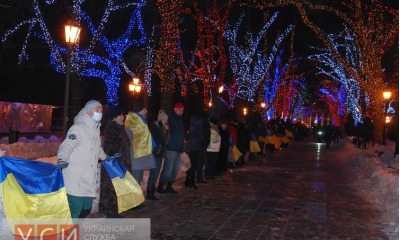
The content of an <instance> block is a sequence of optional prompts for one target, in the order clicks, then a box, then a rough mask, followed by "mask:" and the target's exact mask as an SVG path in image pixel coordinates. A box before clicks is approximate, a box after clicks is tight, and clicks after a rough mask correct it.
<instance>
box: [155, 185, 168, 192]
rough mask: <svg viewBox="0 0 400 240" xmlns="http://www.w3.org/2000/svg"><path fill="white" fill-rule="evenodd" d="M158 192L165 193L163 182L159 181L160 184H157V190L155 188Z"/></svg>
mask: <svg viewBox="0 0 400 240" xmlns="http://www.w3.org/2000/svg"><path fill="white" fill-rule="evenodd" d="M156 191H157V192H158V193H159V194H165V193H167V192H166V191H165V189H164V184H163V183H160V184H158V187H157V190H156Z"/></svg>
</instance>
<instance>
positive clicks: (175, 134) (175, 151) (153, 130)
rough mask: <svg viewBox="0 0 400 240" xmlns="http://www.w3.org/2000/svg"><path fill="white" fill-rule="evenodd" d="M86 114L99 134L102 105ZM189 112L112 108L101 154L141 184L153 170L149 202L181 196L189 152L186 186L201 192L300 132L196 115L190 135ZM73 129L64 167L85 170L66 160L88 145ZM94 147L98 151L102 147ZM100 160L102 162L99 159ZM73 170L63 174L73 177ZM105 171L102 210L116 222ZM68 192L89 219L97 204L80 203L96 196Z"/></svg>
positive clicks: (87, 108) (112, 194)
mask: <svg viewBox="0 0 400 240" xmlns="http://www.w3.org/2000/svg"><path fill="white" fill-rule="evenodd" d="M82 112H83V113H87V114H85V116H86V117H87V118H88V119H89V117H91V118H93V126H94V129H96V132H97V133H99V131H98V129H99V126H100V124H99V123H100V120H101V117H100V118H94V117H93V116H95V115H96V114H98V115H99V114H100V115H101V114H102V106H101V104H100V103H99V102H97V101H90V102H89V103H88V104H87V105H86V106H85V108H84V109H83V110H82ZM93 112H94V113H93ZM83 113H82V114H83ZM183 113H184V106H183V104H182V103H176V104H175V105H174V108H173V112H171V113H169V114H168V113H167V112H166V111H164V110H162V109H161V110H160V111H159V112H158V115H157V116H153V115H151V114H148V111H147V108H146V106H145V105H144V104H143V103H141V102H137V103H136V104H135V106H134V107H133V109H132V111H130V112H129V113H128V114H127V115H126V118H125V117H124V115H123V112H122V110H121V109H119V108H114V107H110V108H108V109H107V110H106V114H105V115H106V116H107V119H108V122H107V124H106V127H105V130H104V133H103V144H102V148H103V149H104V153H105V154H104V153H103V150H102V149H99V151H100V152H99V153H101V154H103V155H102V156H101V159H105V158H106V156H105V155H107V156H115V157H117V158H118V159H119V160H120V162H121V163H122V164H123V165H124V166H125V167H126V168H127V169H128V170H130V171H131V173H132V176H133V177H134V179H135V180H136V181H137V183H139V184H140V183H141V182H142V181H143V176H144V171H149V174H148V175H149V177H148V180H147V191H146V199H147V200H150V201H154V200H158V199H159V198H158V197H157V196H156V193H157V194H161V195H164V194H177V193H178V192H177V191H176V190H175V189H174V187H173V186H174V184H175V182H176V180H177V175H178V172H179V170H180V169H181V161H182V154H183V153H187V155H188V157H189V159H190V168H189V169H188V170H187V171H186V179H185V182H184V185H185V187H186V188H192V189H197V188H198V185H199V184H206V183H208V182H209V181H213V180H214V179H215V178H218V177H219V176H222V175H223V174H224V173H225V172H226V171H227V170H228V169H231V168H237V167H242V166H243V165H244V164H245V163H246V162H247V161H251V160H252V159H254V156H255V155H257V154H263V155H265V154H266V152H267V151H270V152H273V151H274V150H278V149H281V148H282V147H284V146H287V145H288V143H289V141H290V140H294V138H295V136H294V134H292V132H295V133H298V132H299V131H298V128H296V127H295V126H294V125H290V126H289V125H285V124H283V122H281V121H270V122H268V123H267V124H264V123H259V124H254V123H252V124H250V125H246V124H245V123H243V122H238V121H236V120H235V119H226V118H221V119H219V120H217V119H216V118H209V117H208V115H207V114H204V113H197V114H193V115H192V116H191V117H190V124H189V127H188V128H187V131H185V128H184V121H183V118H182V116H183ZM87 115H88V116H87ZM92 115H93V116H92ZM124 118H125V120H124ZM87 121H89V120H87ZM89 122H90V121H89ZM73 129H75V127H73V128H71V129H70V131H69V132H68V135H67V136H68V138H67V140H66V141H64V143H63V144H62V145H61V147H60V150H59V154H58V155H59V161H58V165H59V167H61V168H64V169H67V170H68V171H70V170H71V169H73V168H77V169H81V168H80V164H79V163H80V162H76V164H75V163H74V162H71V160H70V157H69V155H68V156H67V155H63V151H64V150H67V149H69V150H68V151H70V152H74V151H75V150H74V149H77V146H79V144H80V143H81V142H82V139H78V138H83V135H82V137H81V135H79V136H78V135H77V134H75V133H74V132H73V131H72V130H73ZM95 134H96V133H95ZM67 142H68V143H71V144H72V143H74V144H75V145H74V146H73V148H66V147H64V146H66V144H67ZM93 144H94V145H93V146H95V145H96V144H97V142H93ZM86 148H88V149H87V151H90V149H92V147H91V146H90V145H84V146H82V149H86ZM83 151H84V150H83ZM68 154H69V152H68ZM96 156H97V155H96ZM94 160H96V161H97V159H94V158H93V161H94ZM69 163H73V164H72V165H74V166H73V167H71V166H70V167H68V164H69ZM75 165H76V166H75ZM67 167H68V168H67ZM67 170H64V171H63V172H65V173H67ZM91 171H92V173H90V175H91V176H93V174H94V173H95V169H94V168H93V169H92V170H91ZM101 171H102V172H101V184H100V201H99V211H100V212H101V213H103V214H105V215H106V216H107V217H110V218H115V217H121V215H120V214H118V211H117V199H116V197H115V190H114V189H113V185H112V182H111V180H110V179H109V178H108V175H107V173H106V172H105V171H104V169H102V170H101ZM65 177H67V176H65ZM92 178H93V177H92ZM79 179H80V176H76V180H73V181H75V182H76V184H75V185H77V184H78V185H79V186H80V187H82V186H83V185H85V184H86V182H82V183H79ZM92 180H93V179H92ZM157 180H158V185H157ZM66 188H67V193H68V194H69V195H68V199H69V200H70V207H71V209H75V208H79V209H78V210H77V211H76V214H75V213H74V216H73V217H80V216H83V217H84V216H86V215H87V214H85V215H82V214H81V209H84V210H85V211H87V209H88V208H89V207H90V208H91V201H90V203H89V205H90V206H89V207H85V206H81V204H82V203H79V204H78V203H77V201H78V200H79V201H81V199H83V200H85V199H89V198H92V197H93V194H92V192H90V194H78V195H74V192H73V189H74V188H71V189H68V188H69V186H68V185H66ZM77 197H81V198H77ZM82 197H83V198H82ZM78 205H79V206H78ZM139 208H140V206H139Z"/></svg>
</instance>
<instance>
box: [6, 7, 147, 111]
mask: <svg viewBox="0 0 400 240" xmlns="http://www.w3.org/2000/svg"><path fill="white" fill-rule="evenodd" d="M54 2H55V1H46V4H48V5H51V4H53V3H54ZM83 2H84V0H74V1H73V13H74V15H75V16H76V17H77V19H76V20H77V22H78V24H79V23H80V22H81V21H84V22H85V23H86V26H87V28H88V32H87V34H88V35H91V36H92V37H91V39H90V43H89V47H88V48H87V49H79V44H76V45H75V46H74V48H73V50H72V53H71V71H72V72H76V73H78V74H79V75H80V76H88V77H96V78H101V79H103V80H104V82H105V84H106V86H107V96H106V97H107V102H108V104H110V105H117V104H118V96H117V90H118V86H119V83H120V75H121V74H122V68H125V69H126V66H124V64H123V60H121V59H123V55H124V53H125V52H126V51H127V50H128V49H129V48H130V47H132V46H141V45H144V43H145V42H146V34H145V31H144V28H143V23H142V16H141V10H142V7H143V6H144V5H145V1H144V0H138V2H136V3H127V4H125V5H118V4H115V3H114V1H112V0H109V1H108V4H107V6H106V9H105V10H104V14H103V16H102V18H101V20H100V22H99V23H98V24H97V27H96V26H95V24H94V23H93V21H92V19H91V18H90V17H89V15H88V14H87V13H86V12H85V11H84V10H83V9H82V3H83ZM39 6H40V5H39V2H38V0H33V1H32V7H33V9H34V12H35V17H34V18H31V19H29V20H26V21H23V22H21V23H19V24H17V25H16V26H15V27H14V28H13V29H11V30H9V31H7V32H6V33H5V35H4V36H3V38H2V41H3V42H5V41H6V40H7V39H8V38H9V36H10V35H11V34H13V33H14V32H16V31H18V30H20V29H21V27H23V26H25V25H28V26H29V27H28V32H27V35H26V38H25V40H24V42H23V45H22V48H21V49H22V51H21V53H20V55H19V57H18V59H19V62H20V63H21V62H22V61H25V60H28V59H29V58H28V52H27V44H28V40H29V39H30V38H31V37H36V38H38V39H40V40H42V41H44V42H46V43H47V45H48V47H49V49H50V63H51V64H52V65H53V67H54V69H55V70H56V71H58V72H62V73H64V72H65V68H66V64H65V62H64V60H63V59H62V57H61V55H62V54H63V55H64V54H66V53H67V51H66V48H65V47H62V46H60V45H58V44H56V42H55V41H54V40H53V38H52V37H51V36H50V33H49V31H48V28H47V25H46V23H45V21H44V18H43V16H42V12H41V10H40V8H39ZM126 8H132V14H131V17H130V21H129V24H128V26H127V27H126V29H125V32H124V33H123V34H122V35H121V36H120V37H118V38H114V37H113V39H114V40H109V39H108V37H107V36H106V35H105V34H104V26H105V24H106V23H107V22H108V20H109V16H110V14H111V13H112V12H115V11H117V10H121V9H126ZM36 26H38V28H37V27H36ZM33 29H39V30H38V31H35V32H33ZM99 43H100V44H102V45H103V46H104V50H105V51H103V52H101V54H99V55H97V54H96V53H95V52H94V51H95V46H96V45H98V44H99Z"/></svg>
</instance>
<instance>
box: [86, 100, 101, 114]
mask: <svg viewBox="0 0 400 240" xmlns="http://www.w3.org/2000/svg"><path fill="white" fill-rule="evenodd" d="M95 107H103V106H102V105H101V103H99V102H98V101H96V100H90V101H88V102H87V103H86V104H85V110H86V111H87V112H88V111H90V110H92V109H93V108H95Z"/></svg>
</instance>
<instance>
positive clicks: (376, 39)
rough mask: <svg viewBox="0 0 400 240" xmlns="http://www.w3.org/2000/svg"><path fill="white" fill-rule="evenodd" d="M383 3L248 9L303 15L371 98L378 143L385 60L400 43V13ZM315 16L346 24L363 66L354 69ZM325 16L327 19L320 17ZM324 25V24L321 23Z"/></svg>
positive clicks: (353, 0) (283, 4)
mask: <svg viewBox="0 0 400 240" xmlns="http://www.w3.org/2000/svg"><path fill="white" fill-rule="evenodd" d="M382 4H383V3H382V1H368V2H363V1H359V0H351V1H343V2H342V4H341V5H340V6H337V7H334V6H330V5H323V4H321V3H319V4H316V3H311V2H307V1H284V0H278V1H274V2H269V1H265V2H259V1H257V0H249V1H247V2H246V3H243V4H241V5H245V6H248V7H255V8H258V9H261V10H263V11H267V10H268V9H270V8H276V7H286V6H294V7H295V8H297V10H298V11H299V14H300V17H301V20H302V21H303V22H304V23H305V25H307V26H308V27H309V28H310V29H312V31H313V32H314V33H315V34H316V35H317V37H318V38H319V39H320V40H321V41H322V42H323V43H324V45H325V46H326V47H327V48H328V49H329V51H330V53H331V54H332V56H333V58H334V59H335V60H336V61H337V62H338V63H340V64H341V65H342V66H343V68H344V69H345V71H346V72H347V73H348V74H349V75H351V76H352V78H353V79H354V80H355V81H357V83H358V84H359V86H360V88H361V89H362V91H365V92H366V93H367V96H368V101H369V104H368V107H369V108H368V109H370V112H371V114H372V117H373V119H374V122H375V125H376V126H378V127H376V128H375V132H374V137H375V141H377V142H383V138H382V136H383V133H382V132H383V130H384V129H383V126H384V123H383V119H382V117H381V111H382V95H381V93H382V90H383V89H384V88H385V86H386V84H385V78H384V67H383V63H384V61H383V57H384V56H385V54H386V53H387V52H388V51H389V49H390V48H391V47H392V46H393V45H394V44H396V42H398V29H399V28H398V23H399V13H398V9H395V8H391V7H387V6H383V5H382ZM314 12H320V13H321V12H322V13H324V12H326V13H331V14H333V15H335V16H337V17H339V18H340V19H341V20H342V21H343V22H345V23H346V24H347V25H348V27H349V31H350V32H352V33H354V37H355V39H356V40H355V43H356V49H357V52H358V53H359V56H360V62H362V65H361V66H358V67H357V68H353V65H352V64H351V63H350V62H348V59H346V58H345V56H343V55H341V54H340V52H338V51H336V50H335V47H334V46H333V45H332V43H331V42H330V40H329V38H328V34H326V33H325V32H324V31H322V30H321V29H320V28H319V27H318V25H317V24H318V22H313V21H312V20H310V18H309V15H312V13H314ZM320 16H323V15H320ZM321 22H323V21H321ZM367 114H369V113H368V112H367Z"/></svg>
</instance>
